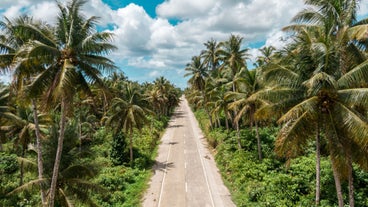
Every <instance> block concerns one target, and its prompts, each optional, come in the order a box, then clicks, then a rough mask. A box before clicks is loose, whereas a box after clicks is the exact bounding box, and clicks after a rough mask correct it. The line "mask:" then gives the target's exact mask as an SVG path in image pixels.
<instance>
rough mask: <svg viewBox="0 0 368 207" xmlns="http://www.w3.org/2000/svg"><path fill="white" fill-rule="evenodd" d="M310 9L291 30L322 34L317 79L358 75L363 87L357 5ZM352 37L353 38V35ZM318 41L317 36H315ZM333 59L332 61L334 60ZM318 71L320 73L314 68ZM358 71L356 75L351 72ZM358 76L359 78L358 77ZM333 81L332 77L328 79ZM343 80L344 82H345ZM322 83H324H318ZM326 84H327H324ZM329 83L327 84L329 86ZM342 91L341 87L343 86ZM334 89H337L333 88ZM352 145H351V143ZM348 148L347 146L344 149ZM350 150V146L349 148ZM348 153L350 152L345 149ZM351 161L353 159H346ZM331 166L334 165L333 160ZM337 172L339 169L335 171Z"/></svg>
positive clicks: (320, 4)
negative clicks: (313, 30)
mask: <svg viewBox="0 0 368 207" xmlns="http://www.w3.org/2000/svg"><path fill="white" fill-rule="evenodd" d="M306 3H307V5H311V7H309V8H308V9H305V10H303V11H302V12H300V13H299V14H298V15H296V16H295V17H294V19H293V21H294V22H296V24H295V25H291V26H289V27H288V28H289V29H294V30H298V31H300V30H301V29H302V30H305V28H306V27H307V26H306V25H308V27H315V28H317V27H318V28H319V29H318V31H319V33H321V34H320V35H319V38H317V39H318V40H317V41H316V40H314V41H311V42H314V43H315V44H314V51H318V52H315V56H314V57H313V58H314V59H316V60H317V61H316V63H317V64H318V65H315V67H311V68H312V69H313V70H314V74H315V75H316V74H317V73H320V72H324V73H326V74H327V75H322V74H321V73H320V74H319V75H320V76H315V77H319V78H321V77H322V76H324V77H326V78H327V77H328V79H329V81H330V80H332V79H333V80H334V81H340V79H341V78H342V77H344V76H345V75H346V74H348V73H355V75H354V78H357V79H356V80H355V81H357V80H359V81H358V82H361V83H364V82H366V80H367V78H368V76H367V73H364V72H363V71H362V70H360V69H357V68H359V67H358V65H359V64H361V63H362V62H363V63H362V64H364V61H365V58H364V55H362V53H361V52H360V51H359V44H360V42H359V41H360V38H361V37H362V28H363V30H366V29H365V28H366V22H367V21H366V20H363V21H361V22H357V20H356V12H357V8H358V3H359V2H358V1H348V0H328V1H306ZM316 31H317V30H316ZM351 34H353V35H351ZM314 37H315V36H314ZM331 57H332V58H331ZM316 67H319V71H318V70H316V69H315V68H316ZM351 71H355V72H351ZM357 73H359V75H358V74H357ZM328 75H329V76H331V77H329V76H328ZM341 80H344V78H342V79H341ZM319 81H321V80H319ZM325 81H327V80H325ZM329 81H327V82H329ZM362 86H363V85H362V84H360V85H358V86H357V85H354V86H353V85H349V86H344V87H346V88H349V87H352V88H361V87H362ZM340 87H341V85H340ZM334 88H335V89H336V88H338V87H334ZM340 89H342V88H340ZM348 143H349V142H348ZM345 146H346V145H345ZM349 147H350V146H348V148H349ZM345 151H349V149H345ZM347 157H350V156H347ZM332 164H334V161H333V160H332ZM349 166H351V164H348V169H352V167H349ZM333 169H334V170H335V171H336V170H338V169H336V166H335V167H333ZM335 171H334V175H335V178H336V179H337V180H336V179H335V182H336V189H337V194H338V200H339V206H343V199H342V193H341V190H339V189H340V188H341V187H340V186H338V185H340V184H339V183H340V181H339V179H340V178H339V176H340V175H339V174H338V173H337V172H335ZM348 174H349V175H351V176H349V178H348V180H349V204H350V206H354V188H353V182H352V180H353V178H352V172H349V173H348Z"/></svg>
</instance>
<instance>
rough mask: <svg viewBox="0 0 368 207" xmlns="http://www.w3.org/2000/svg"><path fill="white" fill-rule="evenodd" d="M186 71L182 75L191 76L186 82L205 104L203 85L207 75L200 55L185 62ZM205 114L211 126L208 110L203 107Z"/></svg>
mask: <svg viewBox="0 0 368 207" xmlns="http://www.w3.org/2000/svg"><path fill="white" fill-rule="evenodd" d="M185 70H186V71H188V72H187V73H186V74H185V75H184V76H185V77H187V76H191V77H190V79H189V80H188V83H189V84H190V85H191V86H192V88H193V89H194V90H198V91H199V92H200V94H201V98H202V101H203V105H206V104H207V102H208V100H207V97H206V92H205V86H206V79H207V78H208V77H209V74H208V70H207V68H206V67H205V66H204V64H203V62H202V60H201V57H200V56H193V57H192V61H191V62H190V63H189V64H187V67H186V68H185ZM205 110H206V113H207V116H208V118H209V120H210V127H211V128H212V127H213V121H212V117H211V114H210V112H209V111H208V109H207V108H205Z"/></svg>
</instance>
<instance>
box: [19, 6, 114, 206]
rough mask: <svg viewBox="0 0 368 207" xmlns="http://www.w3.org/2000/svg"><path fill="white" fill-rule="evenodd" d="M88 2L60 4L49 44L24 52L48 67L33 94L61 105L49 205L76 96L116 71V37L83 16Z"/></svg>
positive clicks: (26, 58) (26, 48) (30, 60)
mask: <svg viewBox="0 0 368 207" xmlns="http://www.w3.org/2000/svg"><path fill="white" fill-rule="evenodd" d="M85 2H86V1H85V0H72V1H70V2H68V3H67V4H66V5H63V4H61V3H58V6H59V10H60V11H59V15H58V18H57V25H56V27H55V28H54V30H53V33H52V35H49V36H48V37H49V38H48V39H47V41H42V42H41V41H30V42H29V43H27V44H26V45H25V46H24V47H23V49H22V50H21V52H20V54H22V56H21V57H23V58H24V61H26V62H27V63H28V64H30V65H40V64H42V65H43V66H45V70H43V71H42V73H41V74H40V75H39V76H37V77H36V78H35V79H34V81H33V82H32V84H31V85H30V88H29V93H30V94H31V95H32V96H36V97H37V96H40V95H41V94H44V97H45V101H46V102H47V103H48V104H47V105H48V106H50V105H51V104H52V103H58V102H59V103H60V113H61V119H60V133H59V144H58V151H57V153H56V158H55V165H54V172H53V177H52V182H51V188H50V198H49V203H48V204H49V206H54V198H55V191H56V183H57V178H58V175H59V164H60V159H61V153H62V148H63V139H64V133H65V125H66V123H67V114H71V113H70V111H71V102H72V100H73V96H74V94H75V93H76V91H77V90H84V91H87V93H90V92H89V87H88V84H87V83H98V84H100V85H102V80H101V79H100V77H101V76H102V74H103V72H104V71H110V70H111V69H114V68H115V66H114V64H113V62H112V61H110V60H109V59H107V58H106V57H104V56H103V55H105V54H108V53H109V52H110V51H111V50H113V49H115V47H114V46H113V45H112V44H110V43H109V42H110V41H111V40H112V34H111V33H108V32H96V30H95V28H94V27H95V24H96V21H97V19H98V18H97V17H94V16H93V17H90V18H88V19H86V18H85V17H84V16H83V15H82V14H81V13H80V10H81V7H82V6H83V4H84V3H85Z"/></svg>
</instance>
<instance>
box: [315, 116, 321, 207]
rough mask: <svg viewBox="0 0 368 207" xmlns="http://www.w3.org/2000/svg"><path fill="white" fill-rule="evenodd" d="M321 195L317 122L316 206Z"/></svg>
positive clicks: (319, 147)
mask: <svg viewBox="0 0 368 207" xmlns="http://www.w3.org/2000/svg"><path fill="white" fill-rule="evenodd" d="M320 196H321V146H320V132H319V124H318V123H317V135H316V206H319V204H320V200H321V198H320Z"/></svg>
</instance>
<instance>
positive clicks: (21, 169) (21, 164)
mask: <svg viewBox="0 0 368 207" xmlns="http://www.w3.org/2000/svg"><path fill="white" fill-rule="evenodd" d="M25 147H26V146H22V154H21V158H22V160H21V161H20V175H19V186H22V185H23V177H24V163H23V158H24V155H25V151H26V150H25Z"/></svg>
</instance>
